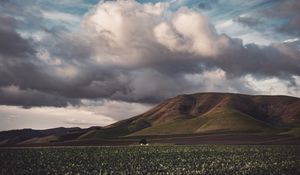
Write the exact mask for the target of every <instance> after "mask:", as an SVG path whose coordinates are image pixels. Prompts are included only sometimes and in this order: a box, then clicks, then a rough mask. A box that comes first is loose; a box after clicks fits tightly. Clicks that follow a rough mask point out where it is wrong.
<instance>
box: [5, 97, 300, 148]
mask: <svg viewBox="0 0 300 175" xmlns="http://www.w3.org/2000/svg"><path fill="white" fill-rule="evenodd" d="M299 129H300V99H299V98H296V97H289V96H251V95H243V94H231V93H197V94H190V95H179V96H176V97H174V98H170V99H167V100H165V101H163V102H162V103H160V104H158V105H157V106H156V107H154V108H152V109H150V110H149V111H147V112H145V113H143V114H140V115H137V116H135V117H132V118H129V119H126V120H122V121H119V122H116V123H114V124H111V125H109V126H106V127H91V128H87V129H80V128H54V129H48V130H30V129H25V130H13V131H5V132H0V145H1V144H2V145H9V144H19V145H24V144H27V145H32V144H44V145H47V144H51V145H52V144H54V143H55V144H56V143H57V144H61V145H64V144H71V145H78V144H81V143H84V144H85V145H89V144H90V143H94V144H95V143H96V142H94V141H97V140H98V141H99V140H102V141H103V143H105V144H106V143H108V142H107V141H108V140H114V139H118V140H117V143H125V142H126V143H129V142H132V140H130V139H132V138H141V137H145V136H147V137H148V138H151V137H156V136H159V138H164V137H176V136H180V135H185V136H189V137H190V136H192V137H194V136H197V137H198V136H202V135H207V134H209V135H214V136H213V137H214V138H218V139H220V140H222V141H223V140H224V139H222V137H223V136H221V135H222V134H231V135H232V136H234V138H235V139H236V138H239V139H242V140H243V139H244V141H243V143H245V141H246V142H247V139H246V138H243V137H236V136H238V135H240V134H248V135H251V134H252V135H253V134H254V136H251V138H254V137H256V136H259V137H260V139H261V141H264V140H265V139H266V138H267V137H269V136H272V139H275V138H276V139H277V138H280V139H281V140H282V139H283V140H284V139H288V140H289V141H283V140H282V142H278V143H285V142H286V143H293V140H294V138H297V139H298V140H299V138H300V137H299ZM216 136H217V137H216ZM265 136H266V137H265ZM286 136H287V137H286ZM269 138H271V137H269ZM120 139H121V140H123V141H120ZM124 139H125V141H124ZM126 139H127V140H126ZM128 139H129V140H128ZM207 139H209V138H207ZM276 139H275V140H276ZM190 140H191V142H193V139H192V138H191V137H190ZM198 141H201V140H199V139H198ZM160 142H161V141H160ZM162 142H164V141H162ZM272 142H273V141H272ZM97 143H98V142H97ZM114 143H116V142H115V141H113V142H112V144H114ZM189 143H190V141H189ZM197 143H198V142H197ZM199 143H200V142H199ZM229 143H230V142H229ZM247 143H248V142H247ZM249 143H251V141H249ZM276 143H277V142H276ZM297 143H299V141H297ZM55 144H54V145H55ZM84 144H83V145H84Z"/></svg>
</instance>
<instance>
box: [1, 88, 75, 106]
mask: <svg viewBox="0 0 300 175" xmlns="http://www.w3.org/2000/svg"><path fill="white" fill-rule="evenodd" d="M0 96H1V98H0V104H1V105H14V106H23V107H25V108H30V107H32V106H55V107H66V106H68V105H70V104H71V105H79V104H80V101H79V100H70V99H66V98H64V97H62V96H57V95H51V94H48V93H43V92H39V91H37V90H29V89H27V90H21V89H19V88H17V87H15V86H8V87H4V88H1V89H0Z"/></svg>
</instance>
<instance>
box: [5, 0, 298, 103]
mask: <svg viewBox="0 0 300 175" xmlns="http://www.w3.org/2000/svg"><path fill="white" fill-rule="evenodd" d="M165 8H166V7H164V4H160V5H156V6H154V5H148V6H146V5H142V4H139V3H137V2H133V1H117V2H102V3H99V4H98V5H97V6H96V7H95V8H94V9H93V10H91V12H90V13H88V14H87V15H86V16H85V18H84V19H83V21H82V24H81V25H82V29H81V30H80V31H68V30H66V29H65V28H64V27H57V26H56V27H54V28H50V29H48V28H44V27H40V28H39V30H40V31H41V32H42V33H43V36H41V39H40V40H34V39H33V38H30V37H27V38H26V37H23V36H21V35H20V34H19V33H18V32H17V30H18V29H20V28H22V25H24V24H23V23H22V22H20V21H18V20H16V19H14V18H13V17H1V18H0V26H6V27H5V28H3V29H2V28H1V27H0V36H1V35H5V37H9V38H7V39H0V46H2V45H3V46H4V47H2V48H1V47H0V61H1V62H0V63H1V64H0V68H1V69H0V89H1V91H0V97H1V98H0V99H1V100H0V104H5V105H19V106H26V107H29V106H67V105H69V104H71V105H80V104H81V103H80V100H81V99H92V100H99V99H111V100H121V101H127V102H142V103H156V102H159V101H160V100H162V99H165V98H168V97H171V96H174V95H177V94H181V93H191V92H198V91H211V90H214V91H235V92H241V93H256V92H257V91H256V90H254V89H251V86H250V85H249V84H248V83H247V81H246V80H245V79H244V77H245V76H247V75H251V76H253V77H254V78H256V79H264V78H268V77H277V78H279V79H282V80H287V82H291V83H290V85H292V86H297V85H298V84H297V82H296V80H295V79H294V78H293V76H300V59H299V58H300V53H299V50H298V49H297V48H295V47H294V46H293V45H292V44H273V45H270V46H265V47H261V46H258V45H255V44H250V45H244V44H243V43H242V41H241V40H239V39H233V38H230V37H229V36H226V35H224V34H222V35H220V34H218V33H217V32H216V31H215V29H214V27H213V26H212V25H211V24H210V23H209V22H208V21H207V19H206V18H205V17H204V16H203V15H201V14H198V13H196V12H193V11H191V10H189V9H186V8H183V9H180V10H179V11H177V12H176V13H175V14H173V15H172V16H171V17H170V18H166V17H165V16H163V11H164V10H165ZM112 9H114V10H112ZM1 13H4V14H6V13H8V12H0V14H1ZM1 16H3V15H1ZM41 20H43V19H41ZM243 20H245V19H243ZM120 21H126V22H120ZM183 22H184V23H183ZM2 24H3V25H2ZM4 24H5V25H4ZM20 26H21V27H20ZM5 32H6V33H5ZM1 38H2V37H1ZM8 39H9V41H8Z"/></svg>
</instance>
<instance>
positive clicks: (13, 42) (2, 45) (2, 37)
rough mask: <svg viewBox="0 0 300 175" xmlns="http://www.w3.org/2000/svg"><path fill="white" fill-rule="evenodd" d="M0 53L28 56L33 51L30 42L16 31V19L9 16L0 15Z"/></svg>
mask: <svg viewBox="0 0 300 175" xmlns="http://www.w3.org/2000/svg"><path fill="white" fill-rule="evenodd" d="M0 24H1V25H0V54H1V55H2V56H3V57H6V56H7V57H28V56H30V55H33V54H34V53H35V50H34V49H33V46H32V43H31V41H29V40H26V39H23V38H22V37H21V36H20V35H19V34H18V33H17V32H16V31H15V28H16V25H17V21H16V20H15V19H14V18H12V17H9V16H0Z"/></svg>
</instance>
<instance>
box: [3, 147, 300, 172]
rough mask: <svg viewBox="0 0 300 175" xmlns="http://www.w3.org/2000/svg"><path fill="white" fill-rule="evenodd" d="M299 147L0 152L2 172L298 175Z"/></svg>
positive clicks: (65, 149)
mask: <svg viewBox="0 0 300 175" xmlns="http://www.w3.org/2000/svg"><path fill="white" fill-rule="evenodd" d="M299 151H300V146H276V145H272V146H267V145H256V146H255V145H252V146H250V145H249V146H247V145H243V146H238V145H231V146H226V145H202V146H126V147H60V148H57V147H51V148H14V149H12V148H11V149H3V148H2V149H0V168H1V172H0V173H1V174H3V175H4V174H5V175H6V174H131V175H132V174H205V175H207V174H256V175H257V174H264V175H266V174H278V175H279V174H280V175H282V174H291V175H297V174H300V157H299V156H300V152H299Z"/></svg>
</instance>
